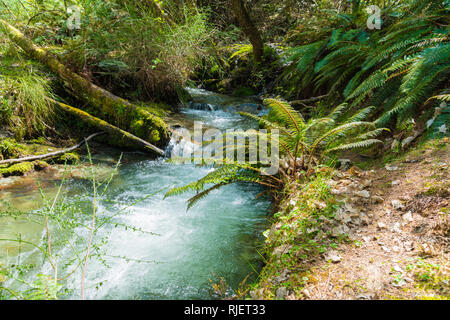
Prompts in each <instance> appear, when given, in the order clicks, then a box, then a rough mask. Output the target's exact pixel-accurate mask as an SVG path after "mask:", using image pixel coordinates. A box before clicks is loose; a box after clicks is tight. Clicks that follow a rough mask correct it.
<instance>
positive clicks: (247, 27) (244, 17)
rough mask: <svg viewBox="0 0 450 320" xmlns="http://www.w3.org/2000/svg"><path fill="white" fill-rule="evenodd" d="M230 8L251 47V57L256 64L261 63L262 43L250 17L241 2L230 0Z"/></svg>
mask: <svg viewBox="0 0 450 320" xmlns="http://www.w3.org/2000/svg"><path fill="white" fill-rule="evenodd" d="M231 6H232V8H233V11H234V14H235V15H236V18H237V20H238V22H239V25H240V26H241V28H242V30H243V31H244V33H245V34H246V35H247V37H248V38H249V39H250V43H251V44H252V46H253V55H254V56H255V61H256V62H261V61H262V57H263V54H264V42H263V40H262V38H261V34H260V33H259V30H258V29H257V28H256V26H255V25H254V24H253V21H252V20H251V19H250V15H249V13H248V11H247V9H246V8H245V4H244V2H243V0H231Z"/></svg>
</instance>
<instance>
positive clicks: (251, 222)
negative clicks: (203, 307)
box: [0, 90, 271, 299]
mask: <svg viewBox="0 0 450 320" xmlns="http://www.w3.org/2000/svg"><path fill="white" fill-rule="evenodd" d="M191 93H192V94H193V96H194V99H195V100H196V101H201V102H205V101H206V102H209V103H211V104H213V105H214V110H213V111H211V110H195V109H190V108H186V109H183V110H182V112H181V113H180V114H179V115H178V116H177V117H175V120H174V121H176V122H177V124H178V125H181V126H183V127H186V128H189V129H190V127H192V122H193V121H202V122H203V124H204V125H205V126H206V127H213V128H219V129H229V128H238V127H243V128H246V127H249V126H251V125H254V124H251V123H249V122H247V121H245V120H244V119H243V118H241V116H239V115H238V114H236V113H235V112H234V111H235V110H236V109H239V106H238V105H239V104H240V103H243V101H242V100H239V99H234V98H231V97H227V96H221V95H215V94H211V93H208V92H205V91H201V90H191ZM244 102H248V101H244ZM244 107H245V108H247V109H248V108H251V107H252V106H244ZM247 111H248V110H247ZM257 112H259V111H257V110H255V113H257ZM181 143H182V144H189V142H188V141H182V142H181ZM172 147H177V146H172ZM118 157H119V153H118V152H117V151H114V152H109V153H106V154H101V153H99V154H96V159H95V160H96V163H98V166H99V167H102V168H106V169H107V168H110V169H111V168H112V167H113V163H114V159H117V158H118ZM210 170H213V169H211V168H201V167H197V166H194V165H192V164H184V165H177V164H171V163H168V162H167V161H166V160H165V159H157V160H147V159H146V158H145V156H144V155H140V154H133V153H132V154H125V155H124V163H123V164H122V165H121V166H120V169H119V172H118V174H117V175H116V176H115V177H114V178H113V180H112V181H111V184H110V186H109V188H108V189H107V191H106V193H105V194H104V195H103V196H102V197H100V198H99V199H98V216H99V217H101V218H105V217H111V218H112V221H113V222H114V223H113V224H108V225H105V226H103V227H102V228H101V229H100V230H99V231H98V233H97V234H96V238H95V241H96V242H101V241H103V240H104V243H105V244H104V245H103V246H102V247H101V250H102V251H101V252H102V255H103V257H104V260H105V261H103V262H102V261H99V260H97V259H91V260H89V264H88V268H87V275H86V288H87V289H86V298H88V299H214V298H216V296H215V295H214V293H213V291H212V287H211V283H210V279H215V280H217V277H223V278H224V279H225V281H226V282H227V284H228V285H229V286H230V287H231V288H236V287H237V286H238V285H239V283H240V282H241V281H242V280H243V279H244V278H245V277H246V276H247V275H248V274H249V273H253V274H255V270H256V271H259V270H260V268H261V266H262V261H261V258H260V255H259V254H258V252H257V248H258V246H259V245H260V244H261V241H263V239H262V238H263V237H262V232H263V231H264V230H265V229H266V228H267V220H266V218H267V213H268V210H269V208H270V205H271V204H270V201H269V199H267V198H262V197H259V198H258V199H256V196H257V195H258V194H260V193H261V191H262V190H261V188H259V187H257V186H252V185H247V184H242V185H241V184H236V185H230V186H226V187H224V188H222V189H219V190H215V191H214V192H213V193H212V194H211V195H210V196H209V197H207V198H206V199H204V200H203V201H201V202H199V203H198V204H197V205H196V206H195V207H194V208H192V209H191V210H189V211H186V207H187V205H186V200H187V199H188V198H189V197H190V196H192V194H186V195H182V196H176V197H170V198H166V199H164V194H165V191H167V190H168V189H169V188H170V187H173V186H182V185H185V184H187V183H189V182H192V181H194V180H196V179H198V178H200V177H202V176H204V175H205V174H206V173H208V172H209V171H210ZM158 191H159V192H158ZM30 192H36V190H34V191H29V192H27V191H26V190H16V192H14V197H15V198H16V202H20V200H17V198H19V199H20V197H28V198H30ZM64 195H65V196H66V197H67V199H68V201H69V203H73V205H74V206H80V204H83V203H86V204H89V203H90V202H91V201H92V187H91V184H90V182H89V181H88V180H84V179H71V180H70V181H69V183H68V184H67V186H66V187H65V189H64ZM147 195H151V196H149V197H148V198H145V197H146V196H147ZM10 197H12V196H10ZM143 198H145V199H143ZM134 203H135V204H134ZM130 204H134V205H133V206H132V207H130V208H128V209H126V210H123V209H124V208H125V207H127V206H129V205H130ZM81 207H83V205H81ZM90 212H91V211H90V208H89V205H86V221H85V222H86V224H87V223H88V222H89V219H90V217H89V215H90ZM1 221H2V220H0V225H2V222H1ZM115 224H119V225H127V226H135V227H137V228H140V229H142V230H144V231H146V232H139V231H131V230H130V229H128V230H125V229H124V228H123V227H115ZM3 225H4V226H6V229H4V231H3V232H6V231H7V228H10V229H11V228H13V229H14V228H16V229H17V228H19V229H20V227H17V225H14V223H13V222H11V221H9V222H8V224H6V222H3ZM25 230H26V228H25ZM10 231H11V230H10ZM29 232H34V233H37V234H41V233H42V230H39V231H38V230H34V229H33V228H30V230H29ZM147 232H152V233H154V234H150V233H147ZM0 233H1V232H0ZM76 233H77V235H78V236H80V237H81V238H84V239H86V238H87V237H88V233H87V230H86V229H83V228H78V229H77V230H76ZM155 234H157V235H155ZM31 238H33V237H31ZM34 238H36V235H35V236H34ZM72 242H73V244H74V245H75V247H77V246H79V247H77V248H82V247H83V245H85V243H83V242H82V241H79V240H76V239H75V238H74V239H73V241H72ZM0 250H1V244H0ZM70 252H73V251H72V248H71V247H69V246H64V247H61V248H60V249H59V252H58V255H60V257H61V260H63V257H67V256H69V254H70ZM37 256H38V255H37V253H36V252H34V253H31V254H30V253H29V254H28V255H27V254H24V255H23V257H22V259H27V257H28V259H30V260H33V259H34V260H35V261H39V258H37ZM0 257H1V256H0ZM120 257H126V258H127V259H129V260H125V259H123V258H120ZM67 269H68V270H69V269H70V268H69V267H68V268H67ZM39 272H41V273H44V274H51V273H52V272H51V269H50V266H49V265H48V263H44V265H42V267H40V270H39ZM80 279H81V273H80V272H77V273H75V274H74V275H73V276H72V277H70V278H69V280H68V281H67V282H66V283H65V284H66V287H67V288H69V289H71V290H72V291H71V292H70V293H69V294H68V295H67V296H66V298H70V299H79V298H80V282H81V281H80ZM99 283H101V284H102V285H100V286H98V284H99Z"/></svg>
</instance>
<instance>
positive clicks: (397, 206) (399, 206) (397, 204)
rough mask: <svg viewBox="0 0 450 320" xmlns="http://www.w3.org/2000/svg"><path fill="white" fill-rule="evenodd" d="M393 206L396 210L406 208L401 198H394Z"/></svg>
mask: <svg viewBox="0 0 450 320" xmlns="http://www.w3.org/2000/svg"><path fill="white" fill-rule="evenodd" d="M392 207H393V208H394V209H396V210H401V209H404V208H405V205H404V204H403V203H402V202H401V201H400V200H392Z"/></svg>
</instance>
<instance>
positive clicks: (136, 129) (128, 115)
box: [0, 19, 170, 148]
mask: <svg viewBox="0 0 450 320" xmlns="http://www.w3.org/2000/svg"><path fill="white" fill-rule="evenodd" d="M0 30H2V31H3V32H4V33H5V34H6V35H7V36H8V37H9V39H10V40H11V41H12V42H13V43H15V44H16V45H17V46H19V47H20V48H21V49H22V50H23V51H25V53H26V54H27V55H29V56H30V57H31V58H33V59H35V60H38V61H40V62H41V63H43V64H45V65H46V66H47V67H48V68H50V69H51V70H52V71H53V72H55V73H56V74H57V75H58V76H59V77H60V78H61V79H62V80H63V81H64V83H65V85H66V87H68V88H69V89H70V90H71V92H72V93H73V94H74V95H75V96H76V97H77V98H79V99H81V100H83V101H84V102H86V103H87V104H88V105H89V106H90V107H92V108H94V109H95V111H96V113H97V114H99V115H101V117H102V118H103V119H104V120H106V121H108V122H109V123H112V124H114V125H115V126H117V127H120V128H122V129H124V130H126V131H129V132H131V133H133V134H134V135H136V136H138V137H139V138H141V139H144V140H146V141H148V142H150V143H152V144H155V145H157V146H158V147H161V148H162V147H165V146H166V145H167V143H168V142H169V138H170V134H169V130H168V127H167V125H166V123H165V122H164V121H163V120H162V119H161V118H159V117H157V116H155V115H153V114H151V113H150V112H148V111H147V110H145V109H143V108H141V107H138V106H136V105H134V104H131V103H130V102H128V101H127V100H125V99H122V98H120V97H117V96H115V95H114V94H112V93H111V92H109V91H107V90H105V89H103V88H100V87H98V86H96V85H95V84H93V83H91V82H90V81H88V80H86V79H84V78H83V77H81V76H79V75H78V74H76V73H74V72H72V71H71V70H70V69H69V68H67V67H66V66H65V65H63V64H62V63H61V62H60V61H59V60H58V59H57V58H56V57H54V56H53V55H52V54H51V53H50V52H48V51H46V50H45V49H43V48H40V47H38V46H36V45H35V44H34V43H33V42H32V41H31V40H30V39H28V38H27V37H26V36H24V34H22V32H20V31H19V30H17V29H16V28H15V27H13V26H11V25H10V24H9V23H7V22H6V21H4V20H2V19H0Z"/></svg>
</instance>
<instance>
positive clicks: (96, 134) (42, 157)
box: [0, 132, 106, 165]
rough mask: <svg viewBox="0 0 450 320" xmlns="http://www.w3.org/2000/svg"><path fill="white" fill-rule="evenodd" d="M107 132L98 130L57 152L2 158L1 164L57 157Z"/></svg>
mask: <svg viewBox="0 0 450 320" xmlns="http://www.w3.org/2000/svg"><path fill="white" fill-rule="evenodd" d="M105 133H106V132H97V133H94V134H92V135H90V136H89V137H87V138H85V139H83V141H81V142H80V143H78V144H77V145H75V146H73V147H70V148H67V149H64V150H59V151H55V152H50V153H46V154H41V155H37V156H30V157H25V158H18V159H8V160H2V161H0V165H5V164H7V165H12V164H15V163H21V162H28V161H36V160H44V159H50V158H55V157H57V156H60V155H63V154H65V153H68V152H71V151H73V150H76V149H78V148H80V147H82V146H83V145H84V144H85V143H86V142H88V141H89V140H91V139H93V138H95V137H98V136H99V135H102V134H105Z"/></svg>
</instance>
